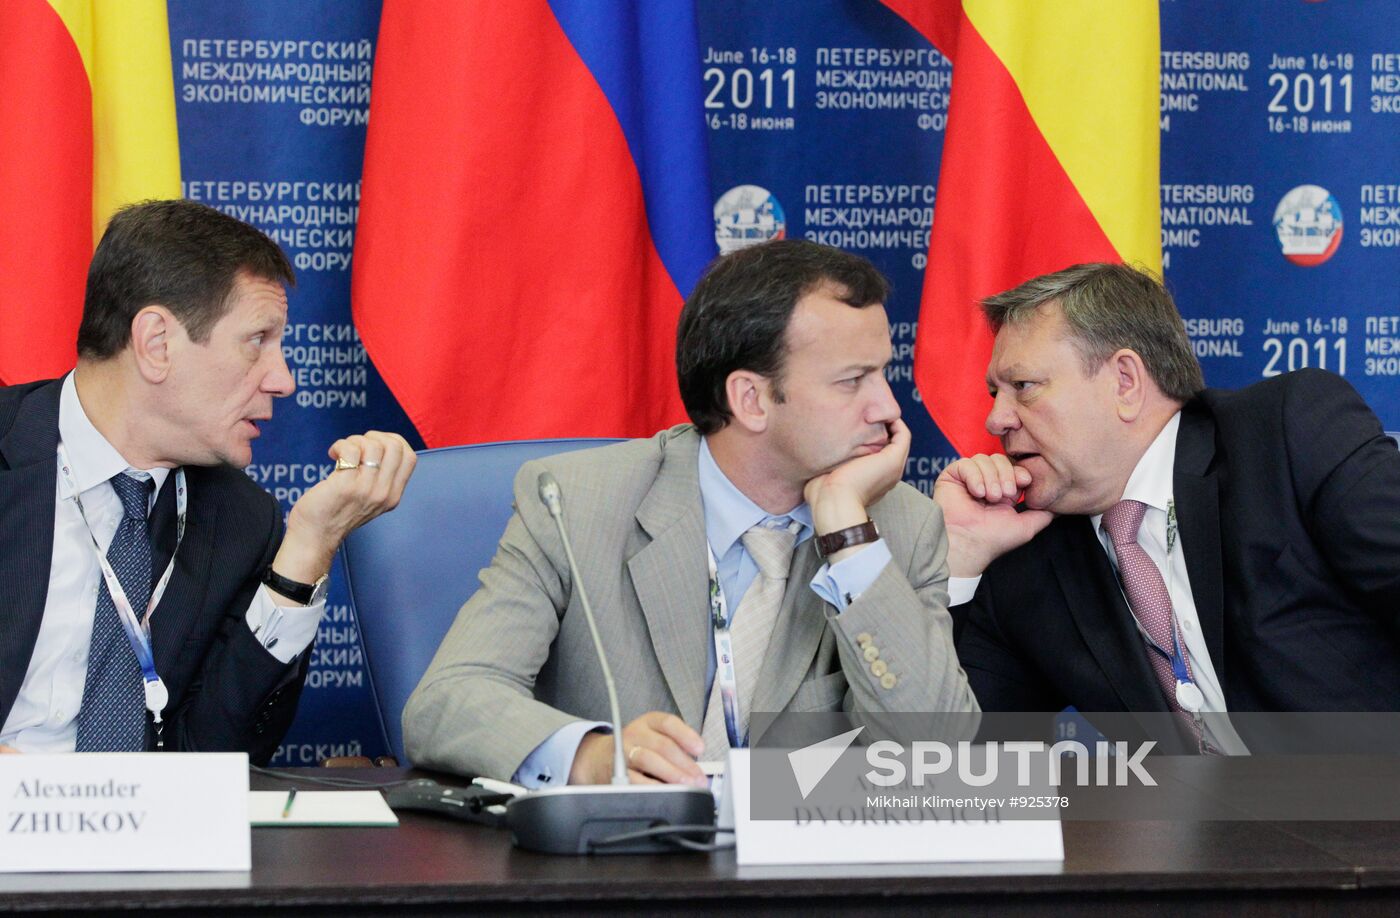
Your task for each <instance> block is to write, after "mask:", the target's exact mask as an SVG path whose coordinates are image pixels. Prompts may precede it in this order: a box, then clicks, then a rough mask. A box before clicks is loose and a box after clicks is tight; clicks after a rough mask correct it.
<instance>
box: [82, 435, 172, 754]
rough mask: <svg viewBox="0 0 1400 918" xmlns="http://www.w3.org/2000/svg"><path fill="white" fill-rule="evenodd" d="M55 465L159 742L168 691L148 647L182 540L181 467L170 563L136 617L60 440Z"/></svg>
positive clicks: (168, 697)
mask: <svg viewBox="0 0 1400 918" xmlns="http://www.w3.org/2000/svg"><path fill="white" fill-rule="evenodd" d="M58 468H59V472H60V473H62V475H63V482H64V485H65V486H66V487H67V489H68V491H69V493H70V494H71V496H72V498H73V502H74V504H76V505H77V508H78V515H79V516H80V517H82V520H83V525H84V526H85V527H86V528H87V531H88V539H89V540H90V541H91V542H92V550H93V553H94V554H95V555H96V556H97V566H98V569H99V570H101V572H102V579H103V580H104V581H105V582H106V584H107V592H108V593H109V594H110V595H111V597H112V605H114V606H116V609H117V619H118V620H119V621H120V622H121V624H122V630H123V631H124V632H125V633H126V639H127V642H128V643H129V644H131V649H132V652H134V653H135V654H136V661H137V662H138V663H139V664H140V666H141V679H142V682H143V684H144V688H145V694H146V710H148V711H150V712H151V718H152V720H153V721H154V722H155V725H156V744H157V745H158V746H160V745H163V743H161V741H160V734H161V712H163V711H164V710H165V706H166V704H167V703H168V702H169V701H170V692H169V691H168V690H167V689H166V687H165V682H164V681H162V680H161V678H160V674H159V673H157V672H156V661H155V655H154V653H153V652H152V650H151V614H152V613H153V612H155V609H156V606H157V605H159V604H160V600H161V597H163V596H164V595H165V588H166V587H167V586H169V585H170V576H171V574H173V573H174V572H175V556H176V555H177V554H179V552H180V543H181V542H183V541H184V539H185V512H186V508H187V507H188V506H189V491H188V488H187V485H186V483H185V470H184V469H176V470H175V512H176V518H177V523H176V527H175V532H176V535H175V550H174V551H173V552H171V554H170V562H169V563H168V564H166V566H165V572H164V573H162V574H161V576H160V579H159V580H158V581H156V585H155V588H154V589H153V590H152V591H151V598H150V601H149V602H147V603H146V614H145V615H144V616H143V617H139V618H138V617H137V614H136V610H135V609H133V608H132V607H131V600H129V599H127V596H126V591H125V590H123V589H122V585H121V582H120V581H118V580H117V574H116V572H115V571H113V570H112V565H111V564H110V563H108V561H107V556H106V554H105V553H104V552H103V551H102V547H101V546H100V545H98V544H97V536H96V535H94V534H93V531H92V524H91V523H89V522H88V518H87V511H86V510H84V509H83V499H82V497H81V496H79V493H78V484H77V481H76V480H75V479H74V477H73V463H72V462H71V461H70V460H69V458H68V450H66V449H64V447H63V444H62V443H59V444H58Z"/></svg>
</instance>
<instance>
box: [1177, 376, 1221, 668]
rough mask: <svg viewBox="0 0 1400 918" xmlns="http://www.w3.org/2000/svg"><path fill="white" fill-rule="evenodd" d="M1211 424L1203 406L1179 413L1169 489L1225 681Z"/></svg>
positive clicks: (1205, 629) (1200, 610) (1213, 655)
mask: <svg viewBox="0 0 1400 918" xmlns="http://www.w3.org/2000/svg"><path fill="white" fill-rule="evenodd" d="M1214 457H1215V424H1214V422H1213V421H1212V420H1211V418H1210V416H1209V414H1207V413H1206V411H1205V409H1204V407H1203V406H1201V405H1199V404H1198V403H1195V402H1193V403H1191V404H1190V405H1188V406H1187V407H1186V408H1184V409H1183V410H1182V412H1181V429H1180V430H1179V431H1177V435H1176V464H1175V466H1174V468H1173V471H1172V488H1173V491H1174V494H1175V500H1176V519H1177V525H1178V526H1179V527H1180V532H1181V547H1182V550H1183V551H1185V553H1186V574H1187V576H1189V577H1190V578H1191V597H1192V599H1193V600H1194V601H1195V603H1196V615H1197V617H1198V618H1199V619H1200V621H1201V633H1202V634H1203V635H1204V636H1205V641H1206V649H1207V650H1209V651H1210V659H1211V663H1213V664H1214V666H1215V675H1216V678H1217V679H1218V680H1219V682H1220V684H1221V685H1222V686H1223V685H1224V684H1225V572H1224V563H1223V560H1222V558H1221V545H1220V478H1219V475H1218V474H1217V472H1216V471H1214V470H1213V469H1212V468H1211V460H1212V459H1213V458H1214Z"/></svg>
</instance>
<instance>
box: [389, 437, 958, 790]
mask: <svg viewBox="0 0 1400 918" xmlns="http://www.w3.org/2000/svg"><path fill="white" fill-rule="evenodd" d="M699 445H700V437H699V435H698V434H697V433H696V432H695V430H694V428H692V427H690V426H689V425H682V426H679V427H673V428H671V429H670V430H666V431H662V432H661V433H658V434H657V435H655V436H654V437H651V438H649V439H644V440H630V441H627V442H624V443H619V444H616V445H613V446H606V447H602V448H600V449H592V450H581V451H578V452H572V453H566V454H564V455H560V456H553V457H550V458H547V459H542V460H538V461H534V462H529V463H526V464H525V466H524V467H523V468H521V470H520V472H519V474H518V475H517V476H516V479H515V513H514V515H513V516H512V517H511V519H510V522H509V523H508V524H507V526H506V531H505V535H503V536H502V537H501V543H500V546H499V547H498V549H497V551H496V556H495V558H494V559H492V561H491V566H490V567H488V568H487V569H486V570H484V571H482V572H481V588H480V589H479V590H477V592H476V593H475V595H473V596H472V597H471V599H470V600H468V602H467V603H466V605H464V606H463V607H462V610H461V611H460V612H459V613H458V614H457V619H456V621H455V622H454V623H453V625H452V628H451V629H450V630H449V631H448V633H447V636H446V637H445V638H444V639H443V642H442V646H441V647H439V648H438V652H437V655H436V656H435V657H434V659H433V662H432V664H431V665H430V666H429V667H428V671H427V673H426V674H425V675H424V676H423V680H422V682H420V683H419V685H418V688H417V689H416V690H415V691H414V693H413V695H412V697H411V698H409V701H408V705H407V706H406V707H405V709H404V714H403V729H404V742H405V746H406V751H407V753H408V756H409V758H410V759H411V760H412V761H413V762H414V763H415V764H418V765H423V766H427V767H432V768H440V769H444V770H448V771H454V772H459V773H465V774H479V775H487V776H490V777H495V778H504V779H509V778H510V777H511V776H512V775H513V774H514V773H515V771H516V769H517V768H519V766H520V764H521V762H523V761H524V759H525V757H526V756H528V755H529V754H530V753H531V752H532V751H533V750H534V749H535V747H536V746H538V745H539V744H540V743H541V742H543V741H544V740H545V739H547V738H548V737H549V736H550V735H551V734H553V733H554V731H556V730H558V729H559V728H560V727H562V726H564V725H565V724H568V723H569V722H571V721H574V720H578V719H585V720H601V721H606V720H610V717H609V713H608V702H607V692H606V689H605V688H604V686H603V680H602V675H601V671H600V669H599V666H598V662H597V658H596V655H595V654H594V650H593V646H592V641H591V639H590V638H589V634H588V625H587V621H586V620H585V618H584V616H583V612H582V609H581V607H580V606H579V603H578V597H577V594H576V592H575V590H574V589H573V584H572V583H571V578H570V575H569V569H568V565H567V563H566V561H565V559H564V551H563V546H562V543H561V542H560V540H559V534H558V531H557V530H556V528H555V525H554V522H553V520H552V519H550V517H549V515H548V513H547V511H546V510H545V508H544V507H543V506H542V505H541V503H540V501H539V498H538V497H537V488H536V479H537V477H538V475H539V473H540V472H541V471H542V470H544V469H548V470H550V471H551V472H553V473H554V475H555V477H556V478H558V480H559V483H560V486H561V488H562V489H563V493H564V507H565V514H566V519H567V525H568V527H569V537H570V540H571V542H572V543H573V547H574V552H575V555H576V557H577V559H578V564H579V568H580V570H581V571H582V572H583V576H585V577H587V578H588V579H587V581H586V583H585V586H586V589H587V592H588V596H589V599H590V600H591V601H592V603H593V609H594V614H595V615H596V616H597V618H598V630H599V632H600V634H601V635H602V638H603V642H604V644H605V646H606V647H607V650H608V661H609V663H610V664H611V666H612V668H613V674H614V677H615V679H616V681H617V686H618V698H619V701H620V703H621V708H622V719H623V722H624V723H626V722H627V721H630V720H632V719H633V718H635V717H638V716H639V715H641V714H644V713H646V712H647V711H653V710H655V711H669V712H672V713H675V714H677V715H679V716H680V717H681V718H683V719H684V720H685V721H686V723H688V724H690V725H691V726H692V727H694V728H695V729H696V730H697V731H698V730H699V729H700V726H701V720H702V719H703V717H704V713H705V703H706V700H707V699H706V690H705V689H706V687H705V675H706V665H707V661H708V646H709V642H710V641H711V635H710V624H709V602H708V599H707V595H708V583H709V575H708V571H707V562H706V552H705V523H704V512H703V507H702V505H701V500H700V485H699V481H698V467H699V465H698V463H699V457H698V451H699ZM871 516H872V517H873V518H874V519H875V521H876V523H877V525H878V526H879V528H880V532H881V534H882V535H883V537H884V539H885V541H886V543H887V544H888V545H889V548H890V552H891V554H892V555H893V561H892V562H891V563H890V564H888V565H887V566H886V567H885V570H884V571H882V572H881V573H880V575H879V576H878V577H877V578H876V580H875V582H874V583H873V584H872V585H871V587H870V588H869V589H867V590H866V591H865V592H864V593H863V594H862V595H861V596H860V597H859V598H858V599H856V600H855V601H854V602H853V603H851V604H850V605H849V606H848V607H847V609H846V610H845V611H844V612H842V613H840V614H839V615H838V614H836V610H835V609H834V608H832V607H831V606H829V605H828V604H827V603H825V602H824V601H823V600H822V599H821V597H819V596H818V595H817V594H816V593H815V592H813V590H812V589H811V587H810V585H809V581H810V580H811V578H812V576H813V575H814V574H815V573H816V571H817V569H818V568H819V567H820V565H821V561H820V559H818V557H817V555H816V552H815V549H814V547H813V544H812V540H810V539H809V540H807V542H805V543H804V544H802V545H801V546H799V547H798V550H797V553H796V554H795V556H794V558H793V563H792V570H791V573H790V576H789V579H788V584H789V586H788V590H787V594H786V596H785V597H784V599H783V608H782V612H781V613H780V616H779V619H778V623H777V625H776V630H775V632H774V634H773V639H772V641H771V643H770V645H769V648H768V654H767V656H766V657H765V659H764V662H763V669H762V671H761V673H760V676H759V682H758V685H757V687H756V689H755V695H754V703H753V710H754V711H769V712H777V711H835V710H847V711H857V712H893V711H915V712H939V711H975V710H977V702H976V699H975V698H974V697H973V695H972V691H971V690H970V689H969V687H968V683H967V677H966V676H965V675H964V674H963V671H962V669H961V668H960V667H959V665H958V660H957V657H956V655H955V654H954V650H953V628H952V619H951V618H950V616H949V614H948V611H947V603H948V594H947V580H948V572H947V565H946V558H947V537H946V535H945V533H944V530H943V518H942V515H941V513H940V512H939V509H938V505H937V504H935V503H934V502H933V501H932V500H929V499H928V498H927V497H924V496H923V495H921V494H919V493H918V492H917V491H915V490H914V489H913V488H911V487H909V486H908V485H905V484H903V483H901V484H899V485H896V486H895V488H894V489H893V490H892V491H891V492H890V493H889V494H887V495H886V496H885V497H884V498H883V499H882V500H881V501H880V502H879V503H878V504H876V505H875V506H874V507H872V508H871ZM863 634H868V635H870V637H871V640H872V642H873V644H874V645H875V646H877V647H878V648H879V649H880V659H881V660H883V661H884V662H885V664H886V666H887V667H888V672H890V673H893V674H894V675H895V677H896V681H895V684H894V685H893V686H891V687H889V688H886V687H884V685H883V684H882V681H881V679H879V678H877V677H876V676H874V675H873V674H872V672H871V670H870V664H869V663H868V662H867V661H866V660H865V659H864V657H863V655H862V652H861V650H860V648H859V647H858V645H857V636H859V635H863ZM889 681H890V680H888V679H886V680H885V682H886V683H888V682H889Z"/></svg>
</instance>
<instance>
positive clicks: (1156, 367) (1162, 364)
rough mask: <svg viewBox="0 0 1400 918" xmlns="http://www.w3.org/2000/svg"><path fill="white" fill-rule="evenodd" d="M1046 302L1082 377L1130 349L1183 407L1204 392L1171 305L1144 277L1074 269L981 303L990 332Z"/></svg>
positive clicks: (1103, 268)
mask: <svg viewBox="0 0 1400 918" xmlns="http://www.w3.org/2000/svg"><path fill="white" fill-rule="evenodd" d="M1047 303H1055V304H1057V305H1058V306H1059V307H1060V312H1061V313H1062V314H1063V315H1064V317H1065V325H1067V326H1068V327H1069V330H1070V336H1071V340H1072V341H1073V343H1074V348H1075V350H1077V351H1078V352H1079V360H1080V363H1081V365H1082V366H1083V368H1084V373H1085V374H1086V375H1088V374H1092V373H1096V372H1098V369H1099V368H1100V367H1102V366H1103V365H1104V361H1106V360H1108V358H1109V357H1111V356H1113V354H1114V352H1115V351H1118V350H1120V349H1122V348H1129V349H1131V350H1133V351H1136V352H1137V353H1138V356H1140V357H1141V358H1142V362H1143V365H1144V366H1145V367H1146V368H1147V373H1148V375H1149V376H1151V377H1152V379H1153V381H1154V382H1156V383H1157V387H1158V388H1159V389H1161V390H1162V393H1163V394H1164V395H1166V396H1167V397H1168V398H1172V399H1175V400H1177V401H1180V402H1185V401H1189V400H1190V399H1191V398H1193V397H1194V396H1195V395H1196V394H1197V393H1199V392H1200V391H1201V390H1202V389H1204V388H1205V387H1206V383H1205V377H1204V376H1203V375H1202V374H1201V364H1200V362H1199V361H1197V360H1196V355H1195V353H1194V352H1193V351H1192V350H1191V339H1190V338H1188V337H1187V335H1186V325H1185V323H1183V322H1182V321H1181V313H1180V312H1178V311H1177V308H1176V303H1174V302H1172V296H1171V294H1170V293H1168V292H1167V288H1166V287H1164V286H1163V285H1162V282H1161V281H1160V280H1159V279H1158V278H1157V277H1155V276H1154V275H1152V274H1150V273H1148V272H1147V271H1145V270H1142V269H1140V268H1134V267H1131V266H1129V265H1121V264H1104V263H1091V264H1082V265H1074V266H1072V267H1069V268H1065V269H1064V270H1063V271H1056V272H1055V273H1053V274H1043V275H1041V276H1040V277H1035V278H1032V279H1030V280H1028V281H1026V282H1025V283H1024V284H1022V285H1021V286H1019V287H1015V288H1013V289H1011V290H1008V291H1006V292H1005V293H998V294H997V295H996V296H990V297H987V299H985V300H983V301H982V312H983V314H985V315H986V317H987V321H988V322H990V323H991V325H992V330H993V331H994V332H995V331H1000V330H1001V328H1002V326H1003V325H1016V324H1019V323H1021V322H1024V321H1026V320H1027V319H1030V318H1032V317H1033V316H1034V315H1035V313H1036V311H1037V310H1039V309H1040V307H1041V306H1043V305H1045V304H1047Z"/></svg>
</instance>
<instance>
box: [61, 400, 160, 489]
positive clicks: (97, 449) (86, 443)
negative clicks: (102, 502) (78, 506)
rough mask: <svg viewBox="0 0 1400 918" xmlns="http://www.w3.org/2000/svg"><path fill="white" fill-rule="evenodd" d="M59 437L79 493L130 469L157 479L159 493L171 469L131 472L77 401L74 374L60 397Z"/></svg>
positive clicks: (119, 454) (129, 466)
mask: <svg viewBox="0 0 1400 918" xmlns="http://www.w3.org/2000/svg"><path fill="white" fill-rule="evenodd" d="M58 437H59V442H61V443H62V444H63V448H64V450H65V451H66V452H67V453H68V461H69V463H70V464H71V466H72V469H73V481H74V482H75V483H76V485H77V487H78V493H79V494H84V493H86V492H87V491H89V490H91V489H92V488H95V487H97V486H98V485H100V484H105V483H106V482H107V481H108V480H109V479H110V478H111V477H112V476H113V475H120V474H121V473H122V472H125V471H127V470H128V469H131V470H132V471H139V472H144V473H145V474H148V475H150V476H151V478H153V479H154V480H155V483H156V493H160V489H161V486H162V485H164V484H165V479H166V477H167V476H168V475H169V474H170V470H169V469H162V468H156V469H132V467H131V465H130V464H128V463H127V461H126V460H125V459H123V458H122V454H121V453H119V452H117V448H116V447H115V446H113V445H112V444H111V443H109V442H108V441H107V438H106V437H104V436H102V434H101V432H99V431H98V429H97V428H96V427H94V426H93V423H92V421H91V420H90V419H89V418H88V416H87V412H86V411H84V410H83V403H82V401H81V400H79V398H78V386H77V384H76V383H75V382H74V381H73V374H72V373H69V374H68V375H67V376H66V377H64V380H63V391H62V392H61V393H60V394H59V398H58ZM64 496H65V497H67V496H71V495H64Z"/></svg>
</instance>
